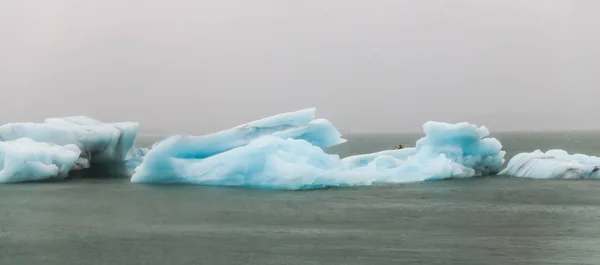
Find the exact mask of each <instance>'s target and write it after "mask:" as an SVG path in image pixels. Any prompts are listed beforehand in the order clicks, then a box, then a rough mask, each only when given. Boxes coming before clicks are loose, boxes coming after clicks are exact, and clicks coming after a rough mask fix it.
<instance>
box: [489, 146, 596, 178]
mask: <svg viewBox="0 0 600 265" xmlns="http://www.w3.org/2000/svg"><path fill="white" fill-rule="evenodd" d="M599 169H600V157H595V156H588V155H584V154H573V155H569V153H567V152H566V151H564V150H560V149H554V150H549V151H547V152H545V153H544V152H542V151H541V150H535V151H533V152H531V153H520V154H517V155H515V156H514V157H513V158H512V159H511V160H510V161H509V162H508V164H507V165H506V168H505V169H504V170H502V171H501V172H499V173H498V174H499V175H506V176H513V177H521V178H533V179H598V178H600V172H599Z"/></svg>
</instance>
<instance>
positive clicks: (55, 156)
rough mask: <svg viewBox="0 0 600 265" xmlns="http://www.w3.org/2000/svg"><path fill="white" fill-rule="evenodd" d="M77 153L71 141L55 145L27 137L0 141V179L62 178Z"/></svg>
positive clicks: (33, 179)
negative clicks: (68, 143) (63, 144)
mask: <svg viewBox="0 0 600 265" xmlns="http://www.w3.org/2000/svg"><path fill="white" fill-rule="evenodd" d="M80 153H81V152H80V150H79V148H78V147H77V146H76V145H73V144H70V145H65V146H59V145H54V144H50V143H40V142H36V141H34V140H31V139H29V138H20V139H17V140H14V141H5V142H0V182H2V183H8V182H26V181H38V180H47V179H62V178H65V177H66V176H67V175H68V173H69V171H70V170H71V169H72V168H73V166H74V165H75V163H76V161H77V160H78V159H79V155H80Z"/></svg>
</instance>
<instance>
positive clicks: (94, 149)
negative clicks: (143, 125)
mask: <svg viewBox="0 0 600 265" xmlns="http://www.w3.org/2000/svg"><path fill="white" fill-rule="evenodd" d="M138 129H139V124H138V123H134V122H121V123H102V122H100V121H97V120H94V119H92V118H89V117H85V116H74V117H66V118H49V119H46V120H45V123H8V124H5V125H2V126H0V141H13V140H17V139H20V138H29V139H32V140H34V141H36V142H41V143H52V144H56V145H61V146H66V145H71V144H73V145H75V146H77V147H78V148H79V150H80V151H81V154H80V158H79V159H78V160H77V163H76V165H75V166H74V167H73V168H72V169H73V170H77V169H83V168H89V167H90V166H91V165H92V164H95V165H106V166H107V168H110V170H109V171H110V172H115V169H114V168H111V167H112V166H115V167H116V166H118V165H121V164H125V163H126V161H127V158H128V156H131V155H130V152H131V150H132V148H133V147H134V145H135V140H136V137H137V133H138Z"/></svg>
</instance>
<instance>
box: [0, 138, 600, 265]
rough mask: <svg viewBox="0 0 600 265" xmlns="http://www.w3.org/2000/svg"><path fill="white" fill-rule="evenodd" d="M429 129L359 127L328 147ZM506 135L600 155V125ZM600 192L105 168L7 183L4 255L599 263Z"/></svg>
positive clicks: (528, 184) (467, 264)
mask: <svg viewBox="0 0 600 265" xmlns="http://www.w3.org/2000/svg"><path fill="white" fill-rule="evenodd" d="M420 136H421V135H419V134H415V135H354V136H352V135H351V136H348V137H347V138H348V139H349V142H348V143H346V144H344V145H342V146H338V147H335V148H333V149H331V150H329V151H330V152H332V153H339V154H341V155H342V156H346V155H352V154H358V153H366V152H373V151H379V150H383V149H389V148H392V147H393V146H394V145H396V144H398V143H402V144H405V145H407V146H410V145H412V144H413V143H414V142H415V140H416V139H418V138H419V137H420ZM493 136H494V137H497V138H498V139H499V140H500V141H501V142H502V143H503V145H504V147H505V148H504V149H505V150H506V151H507V158H510V157H512V155H514V154H516V153H518V152H523V151H532V150H534V149H537V148H540V149H543V150H547V149H549V148H561V149H566V150H568V151H569V152H581V153H586V154H591V155H600V141H599V140H600V132H586V133H503V134H493ZM153 140H154V139H151V138H142V139H141V141H140V143H141V144H148V143H151V142H152V141H153ZM599 191H600V182H599V181H543V180H524V179H515V178H504V177H488V178H480V179H472V180H455V181H439V182H424V183H414V184H404V185H379V186H372V187H355V188H336V189H325V190H315V191H265V190H249V189H238V188H221V187H202V186H180V185H168V186H158V185H140V184H131V183H129V182H128V180H127V179H119V178H101V177H95V178H84V179H73V180H69V181H64V182H53V183H29V184H10V185H1V186H0V264H11V265H12V264H48V265H54V264H57V265H58V264H61V265H74V264H161V265H163V264H211V265H216V264H248V265H254V264H256V265H269V264H328V265H330V264H368V265H374V264H407V265H410V264H428V265H431V264H453V265H454V264H455V265H471V264H473V265H475V264H477V265H481V264H494V265H505V264H527V265H532V264H544V265H548V264H593V265H597V264H600V196H599V195H598V194H600V193H599Z"/></svg>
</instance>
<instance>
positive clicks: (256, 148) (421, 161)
mask: <svg viewBox="0 0 600 265" xmlns="http://www.w3.org/2000/svg"><path fill="white" fill-rule="evenodd" d="M314 112H315V109H307V110H302V111H298V112H291V113H284V114H280V115H277V116H273V117H270V118H266V119H263V120H258V121H254V122H251V123H248V124H246V125H241V126H237V127H235V128H232V129H229V130H225V131H222V132H219V133H215V134H211V135H206V136H181V135H180V136H173V137H170V138H167V139H166V140H163V141H161V142H159V143H157V144H155V145H154V146H153V148H152V149H150V150H149V151H148V152H147V154H146V155H145V157H144V158H143V161H142V162H141V164H140V165H139V166H138V167H137V168H136V169H135V173H134V174H133V176H132V178H131V181H132V182H137V183H186V184H200V185H223V186H245V187H256V188H266V189H288V190H296V189H314V188H321V187H330V186H357V185H371V184H374V183H378V182H391V183H404V182H416V181H425V180H439V179H448V178H466V177H475V176H482V175H487V174H491V173H496V172H498V171H500V169H501V167H502V164H503V163H504V151H502V150H501V149H502V145H501V144H500V142H499V141H498V140H496V139H494V138H485V137H487V136H488V135H489V131H488V130H487V128H485V127H480V128H478V127H476V126H475V125H471V124H468V123H458V124H447V123H438V122H427V123H426V124H424V126H423V128H424V132H425V137H423V138H421V139H420V140H419V141H417V143H416V147H415V148H408V149H401V150H389V151H382V152H379V153H374V154H365V155H359V156H352V157H347V158H344V159H340V158H339V156H337V155H330V154H327V153H325V152H324V151H323V148H326V147H330V146H333V145H337V144H340V143H343V142H345V140H344V139H342V138H341V135H340V133H339V132H338V131H337V130H336V129H335V127H333V125H332V124H331V123H329V121H327V120H324V119H316V120H315V119H314Z"/></svg>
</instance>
